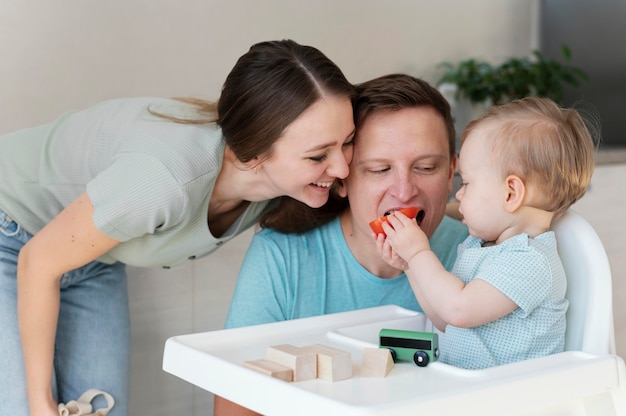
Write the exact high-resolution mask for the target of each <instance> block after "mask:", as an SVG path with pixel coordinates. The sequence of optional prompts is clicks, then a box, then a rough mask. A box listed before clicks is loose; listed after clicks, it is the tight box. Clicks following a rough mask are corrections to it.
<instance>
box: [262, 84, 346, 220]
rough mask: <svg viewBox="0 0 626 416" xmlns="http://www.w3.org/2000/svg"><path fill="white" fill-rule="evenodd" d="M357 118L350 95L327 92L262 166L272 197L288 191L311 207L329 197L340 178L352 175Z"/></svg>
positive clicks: (273, 150)
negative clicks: (354, 117) (349, 173)
mask: <svg viewBox="0 0 626 416" xmlns="http://www.w3.org/2000/svg"><path fill="white" fill-rule="evenodd" d="M353 136H354V121H353V117H352V103H351V102H350V100H349V99H348V98H346V97H338V96H324V97H322V98H321V99H319V100H318V101H316V102H315V103H314V104H313V105H312V106H311V107H309V108H308V109H307V110H306V111H305V112H304V113H302V114H301V115H300V116H299V117H298V118H297V119H295V120H294V121H293V122H292V123H291V124H290V125H289V126H288V127H287V128H286V129H285V131H284V132H283V134H282V136H281V137H280V138H279V139H278V140H277V141H276V142H275V143H274V145H273V146H272V151H271V154H270V155H269V156H268V157H267V158H266V159H264V160H263V159H262V160H261V162H260V163H259V166H260V167H262V169H263V172H264V173H265V174H266V175H267V176H268V177H269V179H270V185H269V193H273V196H272V197H275V196H278V195H287V196H289V197H291V198H294V199H296V200H298V201H301V202H303V203H305V204H307V205H309V206H310V207H314V208H317V207H320V206H322V205H323V204H324V203H325V202H326V201H327V200H328V196H329V192H330V188H331V185H332V184H333V182H334V181H335V180H336V179H344V178H346V177H347V176H348V164H349V163H350V161H351V159H352V141H353Z"/></svg>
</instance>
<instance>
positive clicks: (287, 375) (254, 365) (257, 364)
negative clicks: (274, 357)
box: [243, 360, 293, 382]
mask: <svg viewBox="0 0 626 416" xmlns="http://www.w3.org/2000/svg"><path fill="white" fill-rule="evenodd" d="M243 366H244V367H247V368H250V369H252V370H256V371H258V372H260V373H263V374H267V375H268V376H270V377H274V378H278V379H280V380H284V381H289V382H290V381H293V370H292V369H291V368H289V367H287V366H284V365H282V364H279V363H277V362H274V361H270V360H254V361H244V363H243Z"/></svg>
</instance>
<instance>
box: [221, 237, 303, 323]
mask: <svg viewBox="0 0 626 416" xmlns="http://www.w3.org/2000/svg"><path fill="white" fill-rule="evenodd" d="M265 234H266V233H265V232H264V231H260V232H259V233H257V234H255V235H254V237H253V238H252V241H251V243H250V246H249V247H248V251H247V252H246V255H245V257H244V260H243V263H242V265H241V269H240V271H239V277H238V278H237V286H236V288H235V293H234V295H233V299H232V303H231V305H230V310H229V312H228V317H227V318H226V325H225V327H226V328H238V327H242V326H249V325H258V324H263V323H269V322H279V321H285V320H287V319H288V316H289V313H288V312H287V310H288V308H289V307H290V306H289V305H286V299H288V298H291V296H287V293H288V292H289V290H290V285H289V282H288V281H287V280H286V276H289V267H288V266H287V263H288V262H287V261H286V258H285V256H284V253H283V252H282V251H281V249H280V247H281V245H279V244H277V243H276V242H275V241H273V240H271V239H268V238H265ZM273 235H274V236H280V235H279V234H278V233H273ZM282 247H288V244H286V243H285V244H283V245H282Z"/></svg>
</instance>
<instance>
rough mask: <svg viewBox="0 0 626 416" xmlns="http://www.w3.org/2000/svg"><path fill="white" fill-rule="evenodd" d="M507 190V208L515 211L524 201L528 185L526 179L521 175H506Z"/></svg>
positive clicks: (509, 210) (505, 204)
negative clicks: (525, 182)
mask: <svg viewBox="0 0 626 416" xmlns="http://www.w3.org/2000/svg"><path fill="white" fill-rule="evenodd" d="M506 191H507V195H506V201H505V203H504V206H505V209H506V210H507V211H508V212H515V211H517V209H518V208H519V207H520V206H522V203H523V202H524V198H525V197H526V185H524V181H523V180H522V178H520V177H519V176H517V175H509V176H507V177H506Z"/></svg>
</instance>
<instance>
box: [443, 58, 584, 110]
mask: <svg viewBox="0 0 626 416" xmlns="http://www.w3.org/2000/svg"><path fill="white" fill-rule="evenodd" d="M561 52H562V53H563V58H564V61H565V62H563V63H561V62H559V61H556V60H554V59H550V58H546V57H545V56H543V55H542V54H541V53H540V52H539V51H534V52H533V54H532V56H531V57H530V58H526V57H524V58H509V59H507V60H505V61H504V62H502V63H501V64H499V65H493V64H490V63H489V62H486V61H483V60H478V59H475V58H470V59H467V60H465V61H461V62H459V63H458V64H456V65H454V64H452V63H450V62H443V63H441V64H439V67H441V68H445V72H444V74H443V76H442V77H441V79H440V80H439V82H438V83H437V84H438V85H439V86H440V87H442V86H443V87H444V89H446V86H448V88H450V86H453V88H454V98H456V99H457V100H458V99H461V98H466V99H468V100H469V101H470V102H472V103H485V102H487V103H488V104H502V103H505V102H508V101H511V100H514V99H516V98H522V97H527V96H541V97H548V98H551V99H553V100H554V101H556V102H557V103H561V101H562V99H563V87H564V85H565V84H569V85H572V86H574V87H578V86H580V85H583V84H584V83H586V82H588V81H589V79H588V76H587V74H586V73H585V72H584V71H583V70H582V69H580V68H577V67H575V66H572V65H571V64H570V63H569V61H570V58H571V52H570V50H569V48H568V47H567V46H563V47H562V48H561Z"/></svg>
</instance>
